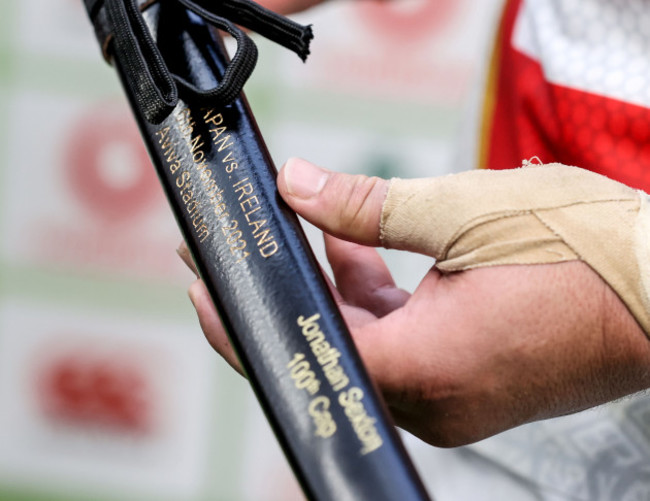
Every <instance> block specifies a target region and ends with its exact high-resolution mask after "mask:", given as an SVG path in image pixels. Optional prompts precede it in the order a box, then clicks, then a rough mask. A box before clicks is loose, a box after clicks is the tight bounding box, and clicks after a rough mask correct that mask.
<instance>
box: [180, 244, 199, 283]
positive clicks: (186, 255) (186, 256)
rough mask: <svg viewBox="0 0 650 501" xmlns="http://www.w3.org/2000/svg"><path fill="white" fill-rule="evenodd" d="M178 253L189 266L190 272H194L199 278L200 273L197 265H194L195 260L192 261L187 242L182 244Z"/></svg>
mask: <svg viewBox="0 0 650 501" xmlns="http://www.w3.org/2000/svg"><path fill="white" fill-rule="evenodd" d="M176 253H177V254H178V255H179V256H180V258H181V259H182V260H183V262H184V263H185V264H186V265H187V267H188V268H189V269H190V270H192V271H193V272H194V274H195V275H196V276H197V277H198V276H199V272H198V270H197V269H196V265H195V264H194V260H193V259H192V254H190V250H189V249H188V248H187V244H186V243H185V242H181V243H180V245H179V246H178V249H176Z"/></svg>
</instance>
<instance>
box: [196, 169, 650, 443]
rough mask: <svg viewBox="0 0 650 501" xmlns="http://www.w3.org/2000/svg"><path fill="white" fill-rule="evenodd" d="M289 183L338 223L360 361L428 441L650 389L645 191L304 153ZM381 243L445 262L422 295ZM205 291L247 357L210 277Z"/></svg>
mask: <svg viewBox="0 0 650 501" xmlns="http://www.w3.org/2000/svg"><path fill="white" fill-rule="evenodd" d="M278 188H279V190H280V193H281V195H282V197H283V198H284V199H285V201H286V202H287V203H288V204H289V205H290V206H291V207H292V208H293V209H294V210H295V211H296V212H298V213H299V214H300V215H301V216H303V217H304V218H305V219H306V220H308V221H310V222H311V223H313V224H315V225H316V226H318V227H320V228H321V229H322V230H323V232H324V234H325V245H326V251H327V257H328V260H329V261H330V264H331V267H332V270H333V275H334V281H335V283H336V288H333V291H334V294H335V296H336V298H337V300H338V302H339V305H340V308H341V311H342V313H343V315H344V317H345V319H346V321H347V322H348V325H349V327H350V329H351V332H352V335H353V337H354V340H355V343H356V345H357V347H358V349H359V351H360V353H361V356H362V358H363V359H364V362H365V363H366V366H367V367H368V370H369V371H370V373H371V375H372V376H373V378H374V379H375V381H376V383H377V384H378V386H379V388H380V389H381V391H382V393H383V395H384V398H385V399H386V402H387V404H388V406H389V408H390V409H391V412H392V414H393V416H394V418H395V420H396V422H397V424H398V425H399V426H401V427H402V428H404V429H406V430H408V431H410V432H412V433H413V434H415V435H417V436H419V437H420V438H422V439H423V440H425V441H428V442H429V443H431V444H434V445H439V446H456V445H462V444H466V443H470V442H474V441H477V440H480V439H482V438H485V437H488V436H490V435H493V434H495V433H498V432H500V431H503V430H506V429H508V428H512V427H515V426H518V425H520V424H523V423H527V422H530V421H534V420H539V419H545V418H550V417H555V416H559V415H563V414H567V413H572V412H576V411H579V410H582V409H586V408H589V407H593V406H596V405H599V404H601V403H604V402H607V401H610V400H613V399H617V398H620V397H623V396H625V395H629V394H632V393H634V392H637V391H640V390H643V389H645V388H648V387H650V341H648V338H647V337H646V335H645V334H647V333H648V332H649V329H650V320H649V319H650V310H649V307H648V298H647V286H648V270H647V267H648V262H649V261H648V258H649V257H650V256H649V255H648V254H649V252H650V250H649V249H648V246H649V245H650V244H649V240H650V239H649V237H648V235H649V233H648V231H647V227H648V225H649V224H650V222H648V219H649V218H650V216H649V215H648V214H647V208H646V204H647V202H646V196H645V195H644V194H642V193H640V192H637V191H635V190H632V189H630V188H628V187H625V186H623V185H621V184H618V183H615V182H613V181H610V180H608V179H606V178H603V177H602V176H598V175H596V174H593V173H590V172H587V171H584V170H581V169H577V168H573V167H565V166H559V165H551V166H535V167H526V168H520V169H515V170H512V171H474V172H467V173H463V174H457V175H452V176H446V177H442V178H432V179H423V180H422V179H421V180H398V179H396V180H393V181H392V182H388V181H385V180H381V179H377V178H368V177H364V176H351V175H346V174H338V173H333V172H329V171H326V170H323V169H320V168H317V167H315V166H313V165H311V164H309V163H307V162H305V161H303V160H297V159H294V160H291V161H289V162H288V163H287V165H286V166H285V167H284V168H283V169H282V170H281V172H280V175H279V177H278ZM380 245H381V246H385V247H390V248H397V249H402V250H405V251H412V252H418V253H423V254H427V255H429V256H432V257H434V258H436V265H435V266H434V267H433V268H432V269H431V270H429V271H428V273H427V274H426V276H425V277H424V279H423V280H422V282H421V283H420V285H419V286H418V288H417V289H416V291H415V292H414V293H413V294H412V295H410V294H408V293H406V292H405V291H402V290H400V289H399V288H397V286H396V285H395V282H394V281H393V278H392V277H391V274H390V272H389V270H388V269H387V267H386V265H385V264H384V262H383V261H382V259H381V258H380V256H379V255H378V254H377V252H376V250H375V248H374V247H377V246H380ZM190 297H191V299H192V302H193V303H194V306H195V307H196V309H197V312H198V315H199V320H200V322H201V326H202V328H203V331H204V332H205V334H206V336H207V338H208V340H209V341H210V343H211V344H212V346H213V347H214V348H215V349H216V350H217V351H218V352H219V353H221V354H222V355H223V356H224V357H225V358H226V360H228V361H229V362H230V363H231V364H232V365H233V366H234V367H235V368H238V366H237V361H236V357H235V356H234V353H233V351H232V348H231V347H230V344H229V342H228V339H227V337H226V335H225V332H224V330H223V328H222V327H221V324H220V322H219V318H218V316H217V313H216V311H215V310H214V307H213V306H212V304H211V301H210V299H209V297H208V294H207V291H206V290H205V287H204V286H203V284H202V283H201V282H200V281H197V282H195V283H194V284H193V285H192V287H191V288H190ZM644 331H645V332H644Z"/></svg>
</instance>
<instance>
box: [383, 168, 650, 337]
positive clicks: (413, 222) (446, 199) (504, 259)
mask: <svg viewBox="0 0 650 501" xmlns="http://www.w3.org/2000/svg"><path fill="white" fill-rule="evenodd" d="M380 238H381V242H382V245H384V246H385V247H387V248H395V249H402V250H409V251H414V252H419V253H422V254H427V255H429V256H432V257H434V258H436V260H437V263H436V266H437V267H438V268H439V269H440V270H441V271H444V272H452V271H460V270H467V269H471V268H478V267H484V266H496V265H502V264H542V263H557V262H562V261H571V260H577V259H579V260H582V261H584V262H585V263H587V264H588V265H590V266H591V267H592V268H593V269H594V270H595V271H596V272H597V273H598V274H599V275H600V276H601V277H602V278H603V279H604V280H605V281H606V282H607V283H608V284H609V285H610V286H611V287H612V289H614V290H615V291H616V293H617V294H618V295H619V296H620V298H621V299H622V300H623V302H624V303H625V304H626V305H627V307H628V308H629V309H630V311H631V312H632V314H633V315H634V317H635V318H636V319H637V321H638V322H639V324H640V325H641V327H642V328H643V330H644V331H645V332H646V334H650V301H649V300H648V290H649V287H650V209H649V208H648V196H647V195H646V194H645V193H643V192H640V191H637V190H634V189H632V188H629V187H627V186H625V185H623V184H620V183H617V182H615V181H612V180H610V179H608V178H606V177H604V176H601V175H599V174H594V173H593V172H589V171H586V170H583V169H579V168H577V167H567V166H564V165H560V164H550V165H544V166H532V167H523V168H519V169H512V170H505V171H488V170H478V171H470V172H464V173H461V174H454V175H450V176H445V177H440V178H430V179H411V180H404V179H393V180H392V181H391V184H390V188H389V190H388V195H387V198H386V201H385V202H384V207H383V210H382V215H381V233H380Z"/></svg>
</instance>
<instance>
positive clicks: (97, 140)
mask: <svg viewBox="0 0 650 501" xmlns="http://www.w3.org/2000/svg"><path fill="white" fill-rule="evenodd" d="M65 160H66V176H67V179H68V181H69V185H70V187H71V189H72V192H73V193H74V194H75V195H76V197H77V198H78V199H79V200H80V201H81V202H82V204H83V205H84V206H85V207H86V208H87V209H89V211H90V212H91V213H92V214H93V215H95V216H96V217H98V218H100V219H103V220H104V221H106V222H123V221H125V220H131V219H133V218H135V217H137V216H138V215H140V214H141V213H143V212H146V210H147V209H148V208H149V207H150V206H151V204H152V202H153V201H154V200H155V198H156V197H157V195H158V194H159V186H158V182H157V178H156V174H155V171H154V168H153V166H152V165H151V162H150V160H149V157H148V155H147V152H146V150H145V148H144V146H143V144H142V140H141V138H140V134H139V132H138V129H137V127H136V125H135V123H134V120H133V118H132V117H131V116H130V114H129V112H128V110H127V109H125V107H123V106H115V105H113V104H111V105H106V104H104V105H102V106H99V107H96V108H93V109H90V110H89V111H88V112H87V113H86V114H85V115H83V116H82V117H81V118H80V119H79V120H78V121H77V123H76V124H74V125H73V127H72V129H71V131H70V139H69V142H68V144H67V148H66V152H65Z"/></svg>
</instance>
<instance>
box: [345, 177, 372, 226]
mask: <svg viewBox="0 0 650 501" xmlns="http://www.w3.org/2000/svg"><path fill="white" fill-rule="evenodd" d="M381 181H382V180H381V179H380V178H378V177H368V176H362V175H360V176H355V179H354V181H353V182H352V183H350V184H349V185H348V187H347V193H346V197H345V200H346V203H345V204H343V205H342V206H341V207H340V211H341V213H340V214H339V216H340V217H339V220H340V222H341V225H343V226H357V225H360V224H363V223H366V222H367V221H368V219H369V218H371V217H373V215H374V212H373V211H374V209H375V207H374V206H373V205H372V195H373V194H374V192H375V191H376V190H377V189H378V188H379V184H380V183H381Z"/></svg>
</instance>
